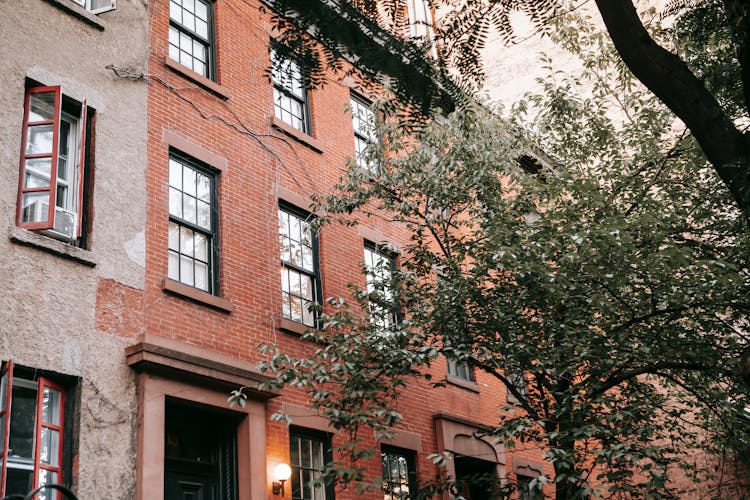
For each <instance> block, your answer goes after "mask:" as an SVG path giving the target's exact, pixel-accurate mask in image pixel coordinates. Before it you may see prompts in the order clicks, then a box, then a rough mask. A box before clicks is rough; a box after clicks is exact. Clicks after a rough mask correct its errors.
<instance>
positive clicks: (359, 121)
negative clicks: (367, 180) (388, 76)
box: [349, 94, 376, 170]
mask: <svg viewBox="0 0 750 500" xmlns="http://www.w3.org/2000/svg"><path fill="white" fill-rule="evenodd" d="M349 106H350V108H351V111H352V127H353V128H354V154H355V157H354V158H355V160H356V162H357V165H359V166H360V167H364V168H367V169H370V170H372V169H373V165H372V162H370V161H368V160H367V158H365V150H366V149H367V147H368V146H370V145H371V144H374V143H375V141H376V139H375V114H374V113H373V112H372V109H371V108H370V103H369V102H367V101H366V100H364V99H363V98H361V97H359V96H357V95H354V94H352V95H351V97H350V99H349Z"/></svg>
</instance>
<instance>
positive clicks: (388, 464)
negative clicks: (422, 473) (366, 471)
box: [380, 446, 416, 500]
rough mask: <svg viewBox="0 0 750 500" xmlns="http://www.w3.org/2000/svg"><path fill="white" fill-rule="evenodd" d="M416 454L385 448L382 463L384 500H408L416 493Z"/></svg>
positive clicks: (381, 458)
mask: <svg viewBox="0 0 750 500" xmlns="http://www.w3.org/2000/svg"><path fill="white" fill-rule="evenodd" d="M414 462H415V460H414V452H411V451H407V450H402V449H400V448H394V447H392V446H383V447H382V448H381V450H380V463H381V466H382V470H383V499H384V500H407V499H409V498H412V496H410V493H415V492H416V488H415V487H414V483H416V467H415V466H414Z"/></svg>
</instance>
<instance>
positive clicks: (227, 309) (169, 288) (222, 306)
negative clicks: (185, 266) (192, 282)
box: [161, 278, 234, 314]
mask: <svg viewBox="0 0 750 500" xmlns="http://www.w3.org/2000/svg"><path fill="white" fill-rule="evenodd" d="M161 287H162V290H164V291H165V292H168V293H171V294H173V295H177V296H179V297H182V298H185V299H188V300H192V301H193V302H197V303H199V304H203V305H206V306H209V307H212V308H214V309H217V310H219V311H221V312H224V313H227V314H230V313H232V312H233V311H234V307H232V303H231V302H230V301H229V300H227V299H225V298H223V297H217V296H216V295H211V294H210V293H208V292H204V291H202V290H198V289H197V288H194V287H192V286H188V285H185V284H182V283H180V282H178V281H174V280H171V279H169V278H165V279H164V281H162V284H161Z"/></svg>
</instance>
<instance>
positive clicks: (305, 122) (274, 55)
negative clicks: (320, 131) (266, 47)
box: [271, 43, 312, 136]
mask: <svg viewBox="0 0 750 500" xmlns="http://www.w3.org/2000/svg"><path fill="white" fill-rule="evenodd" d="M277 61H278V62H277ZM287 62H288V63H291V64H294V65H295V66H297V69H298V70H299V72H300V84H301V86H302V88H303V89H304V92H303V93H304V95H303V96H302V98H300V96H298V95H296V94H295V93H294V92H293V91H292V90H290V89H289V88H287V86H286V85H284V82H279V81H277V80H276V79H275V78H274V71H273V69H274V67H277V66H280V65H282V64H285V63H287ZM305 72H306V69H305V67H304V66H303V65H301V64H300V62H299V61H298V60H296V59H294V58H293V57H290V56H289V55H286V54H284V53H282V52H280V51H279V49H278V48H277V47H276V46H275V44H273V43H272V44H271V82H272V83H273V89H274V96H273V116H274V117H275V118H277V119H278V120H281V121H282V122H284V123H286V124H287V125H289V126H290V127H292V128H293V129H295V130H298V131H300V132H302V133H303V134H306V135H309V136H312V113H311V110H310V88H309V86H308V84H307V81H306V78H305ZM275 91H279V92H281V93H282V94H283V95H284V96H285V97H288V98H290V99H292V100H293V101H295V102H297V103H299V104H301V106H302V114H303V115H304V116H303V117H302V128H301V129H300V128H297V127H296V126H295V125H294V124H292V123H289V122H288V121H286V120H284V119H283V118H281V117H279V116H277V115H276V108H277V104H276V95H275ZM286 111H287V112H288V113H289V114H293V113H292V112H291V111H289V110H286Z"/></svg>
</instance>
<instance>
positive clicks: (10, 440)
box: [0, 361, 67, 500]
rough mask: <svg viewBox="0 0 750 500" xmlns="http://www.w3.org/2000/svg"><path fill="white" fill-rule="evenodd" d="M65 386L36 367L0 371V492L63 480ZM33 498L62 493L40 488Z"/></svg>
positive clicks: (10, 492) (48, 498) (27, 489)
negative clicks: (40, 373) (39, 371)
mask: <svg viewBox="0 0 750 500" xmlns="http://www.w3.org/2000/svg"><path fill="white" fill-rule="evenodd" d="M65 396H66V391H65V388H64V387H63V386H61V385H58V384H56V383H55V382H53V381H51V380H49V379H47V378H45V377H40V376H37V375H36V372H35V371H34V370H23V369H19V368H16V369H15V370H14V368H13V362H12V361H9V362H7V363H5V365H4V366H3V368H2V370H1V371H0V497H4V496H6V495H21V496H24V495H26V494H27V493H29V492H30V491H31V490H32V489H34V488H38V487H39V486H43V485H45V484H62V483H63V479H64V478H63V459H64V457H63V449H64V448H63V440H64V438H65V436H66V432H67V430H66V426H65V423H66V419H67V416H66V415H65V411H64V410H65ZM35 498H38V499H40V500H52V499H59V498H62V497H61V495H60V494H59V493H55V491H54V490H42V491H41V492H40V493H39V494H38V495H37V496H36V497H35Z"/></svg>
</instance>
